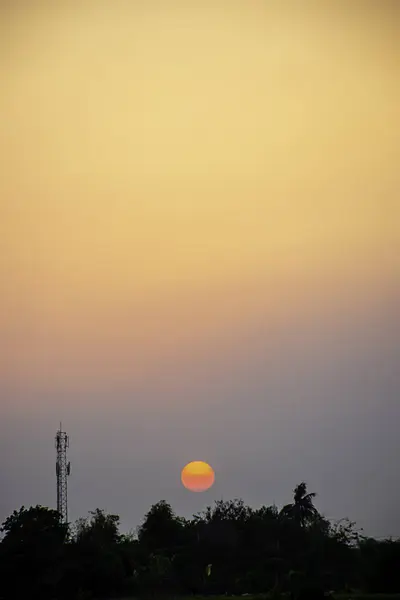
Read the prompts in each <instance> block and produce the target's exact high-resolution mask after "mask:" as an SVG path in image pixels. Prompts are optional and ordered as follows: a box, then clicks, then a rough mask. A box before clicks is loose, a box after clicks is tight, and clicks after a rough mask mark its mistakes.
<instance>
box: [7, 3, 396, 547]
mask: <svg viewBox="0 0 400 600" xmlns="http://www.w3.org/2000/svg"><path fill="white" fill-rule="evenodd" d="M399 17H400V14H399V4H398V3H397V0H379V2H376V1H373V0H371V1H370V0H353V1H352V2H351V3H349V2H347V0H346V1H345V0H318V1H316V0H315V1H312V0H303V1H299V0H296V1H295V0H292V1H290V0H281V1H280V2H278V3H277V2H272V0H271V1H268V0H249V1H246V2H245V1H244V0H229V1H228V0H212V1H211V0H209V1H208V0H201V1H200V0H189V1H188V0H186V1H183V0H181V1H179V0H146V1H144V0H113V2H106V1H105V0H96V1H95V0H79V2H78V0H76V1H71V0H69V1H68V2H67V1H64V0H58V2H56V3H54V2H50V0H29V1H28V0H13V1H6V0H2V1H1V3H0V85H1V89H2V93H1V95H0V131H1V135H0V244H1V247H0V307H1V310H0V332H1V347H0V402H1V404H0V490H1V493H0V521H3V520H4V519H5V518H6V517H7V516H8V515H9V514H10V513H11V512H12V511H13V510H14V509H16V508H19V507H20V506H21V505H25V506H30V505H36V504H42V505H46V506H51V507H54V506H55V503H56V475H55V460H56V451H55V448H54V436H55V434H56V430H57V428H58V426H59V422H60V421H62V424H63V428H64V429H65V430H66V431H67V433H68V434H69V436H70V449H69V459H70V461H71V477H70V479H69V517H70V519H71V520H74V519H76V518H78V517H81V516H84V515H86V514H87V513H88V511H89V510H93V509H95V508H96V507H99V508H103V509H105V510H107V511H109V512H112V513H117V514H119V515H120V516H121V524H122V529H123V530H124V531H128V530H133V529H135V528H136V526H137V525H139V524H140V523H141V521H142V519H143V516H144V514H145V513H146V512H147V510H148V509H149V508H150V506H151V504H153V503H155V502H157V501H158V500H161V499H165V500H167V501H168V502H170V503H171V504H172V506H173V508H174V509H175V510H176V512H177V513H178V514H180V515H182V516H190V515H192V514H194V513H197V512H198V511H200V510H202V509H203V508H205V507H206V506H207V505H209V504H211V503H212V502H213V501H214V500H215V499H220V498H224V499H230V498H235V497H241V498H243V500H244V501H245V502H246V503H248V504H250V505H251V506H254V507H257V506H260V505H263V504H266V505H270V504H272V503H274V502H275V503H276V504H277V505H278V506H281V505H283V504H286V503H287V502H289V501H290V499H291V497H292V490H293V488H294V486H295V485H296V484H297V483H299V482H300V481H303V480H305V481H306V482H307V483H308V486H309V489H310V490H311V491H315V492H317V493H318V497H317V500H316V504H317V507H318V508H319V509H320V511H321V512H322V513H323V514H325V515H326V516H327V517H329V518H332V519H340V518H342V517H349V518H350V519H352V520H355V521H356V522H357V523H358V525H359V526H360V527H363V528H364V530H365V532H366V533H367V534H368V535H375V536H390V535H393V536H400V515H399V511H398V506H399V503H400V482H399V481H398V457H399V456H400V435H399V434H398V427H399V425H398V423H399V422H400V400H399V398H400V372H399V369H398V363H399V355H400V323H399V310H398V306H399V301H400V278H399V276H400V202H399V197H400V196H399V192H400V170H399V168H398V160H399V151H400V127H399V120H398V114H397V111H398V106H399V105H400V81H399V77H398V72H399V58H400V53H399V51H400V36H399V26H400V25H399V24H400V20H399ZM191 460H205V461H207V462H209V463H210V464H211V465H212V467H213V468H214V470H215V474H216V481H215V484H214V486H213V487H212V488H211V490H209V491H207V492H205V493H203V494H194V493H190V492H188V491H187V490H185V489H184V488H183V486H182V485H181V483H180V471H181V469H182V467H183V466H184V465H185V464H186V463H188V462H189V461H191Z"/></svg>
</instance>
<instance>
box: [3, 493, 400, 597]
mask: <svg viewBox="0 0 400 600" xmlns="http://www.w3.org/2000/svg"><path fill="white" fill-rule="evenodd" d="M314 500H315V494H313V493H309V492H308V490H307V486H306V484H305V483H300V484H299V485H298V486H297V487H296V488H295V490H294V496H293V501H292V503H290V504H288V505H286V506H284V507H283V508H282V509H281V510H279V509H278V508H277V507H276V506H268V507H266V506H263V507H261V508H258V509H252V508H250V507H248V506H246V505H245V504H244V503H243V501H242V500H232V501H222V500H221V501H218V502H216V503H215V504H214V506H212V507H208V508H207V509H206V510H205V511H204V512H203V513H201V514H198V515H195V516H194V517H193V518H192V519H188V520H187V519H182V518H180V517H178V516H176V515H175V514H174V512H173V510H172V508H171V506H170V505H169V504H168V503H166V502H165V501H161V502H158V503H157V504H155V505H154V506H152V507H151V509H150V510H149V512H148V513H147V514H146V515H145V518H144V521H143V523H142V525H141V527H139V529H138V533H137V535H135V536H132V535H122V534H121V533H120V531H119V517H118V516H117V515H111V514H105V513H104V511H102V510H100V509H96V510H95V511H93V512H91V513H90V514H89V516H88V518H86V519H79V520H78V521H77V522H76V523H75V524H74V525H72V526H67V525H64V524H63V523H62V522H61V520H60V516H59V514H58V513H57V512H56V511H54V510H51V509H49V508H44V507H41V506H36V507H31V508H29V509H25V508H24V507H22V508H21V509H20V510H19V511H15V512H14V513H13V514H12V515H11V516H10V517H8V519H6V521H5V522H4V523H3V526H2V529H1V530H2V532H3V539H2V541H1V543H0V599H3V600H17V599H20V598H24V597H26V598H41V599H43V600H45V599H49V600H52V599H57V598H59V599H64V598H65V599H73V598H76V599H78V598H81V599H82V598H92V597H93V598H109V597H113V596H114V597H117V596H121V597H122V596H125V597H126V596H136V597H143V596H148V595H161V594H162V595H166V594H167V595H192V594H196V595H203V596H205V595H207V596H209V595H214V596H218V595H226V594H232V595H241V594H249V595H250V596H260V595H262V597H264V598H265V597H266V595H267V594H268V595H269V596H270V597H272V598H274V597H278V596H281V595H282V594H285V595H287V596H289V597H291V598H294V599H299V600H301V599H302V598H304V599H307V600H311V599H312V598H314V599H315V600H317V597H318V598H319V597H323V592H324V591H325V592H328V591H330V590H334V593H335V596H337V597H338V598H340V595H341V594H342V593H344V594H346V595H345V596H344V598H346V600H347V599H348V598H349V597H351V598H352V599H353V600H362V599H363V597H364V596H363V595H365V594H371V593H374V594H377V593H379V594H380V595H381V598H382V600H384V596H382V594H394V593H400V569H399V567H400V540H392V539H389V540H385V541H377V540H375V539H371V538H366V537H363V536H362V535H360V533H359V532H358V531H357V530H356V529H355V525H354V523H351V522H349V521H348V520H343V521H341V522H339V523H331V522H329V521H328V520H327V519H325V518H324V517H323V516H322V515H321V514H320V513H319V512H318V510H317V509H316V507H315V505H314ZM350 592H351V596H350V595H349V593H350Z"/></svg>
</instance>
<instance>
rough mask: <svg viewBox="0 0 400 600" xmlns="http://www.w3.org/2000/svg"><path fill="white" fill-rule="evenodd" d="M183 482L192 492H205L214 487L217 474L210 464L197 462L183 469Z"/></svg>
mask: <svg viewBox="0 0 400 600" xmlns="http://www.w3.org/2000/svg"><path fill="white" fill-rule="evenodd" d="M181 481H182V483H183V485H184V486H185V488H186V489H188V490H190V491H191V492H205V491H206V490H208V489H209V488H210V487H211V486H212V485H213V483H214V481H215V473H214V470H213V468H212V467H211V466H210V465H209V464H207V463H206V462H203V461H201V460H196V461H193V462H190V463H189V464H187V465H186V467H184V468H183V469H182V473H181Z"/></svg>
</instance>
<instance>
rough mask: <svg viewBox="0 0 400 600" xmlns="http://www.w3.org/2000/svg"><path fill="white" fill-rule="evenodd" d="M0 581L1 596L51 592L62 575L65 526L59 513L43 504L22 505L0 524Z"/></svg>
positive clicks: (44, 594)
mask: <svg viewBox="0 0 400 600" xmlns="http://www.w3.org/2000/svg"><path fill="white" fill-rule="evenodd" d="M1 531H2V532H3V533H4V538H3V540H2V542H1V545H0V585H1V587H2V590H3V592H2V593H3V595H4V597H5V598H10V599H11V598H18V599H20V598H23V597H24V596H25V594H27V593H29V594H30V595H32V596H34V595H35V594H39V595H40V596H41V597H42V598H47V597H50V596H52V595H53V594H54V590H55V589H56V588H57V586H58V585H59V583H60V582H61V580H62V577H63V548H64V543H65V541H66V539H67V536H68V526H67V525H65V524H63V523H62V522H61V517H60V514H59V513H58V512H57V511H55V510H51V509H49V508H45V507H43V506H35V507H30V508H28V509H26V508H25V507H22V508H21V509H20V510H19V511H14V512H13V514H12V515H11V516H10V517H8V518H7V519H6V520H5V521H4V523H3V525H2V527H1Z"/></svg>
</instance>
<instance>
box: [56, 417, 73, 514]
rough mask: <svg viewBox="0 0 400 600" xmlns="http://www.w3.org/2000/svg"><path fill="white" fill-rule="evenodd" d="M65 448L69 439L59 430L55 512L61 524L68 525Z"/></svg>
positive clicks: (67, 446) (69, 469)
mask: <svg viewBox="0 0 400 600" xmlns="http://www.w3.org/2000/svg"><path fill="white" fill-rule="evenodd" d="M67 448H69V437H68V436H67V434H66V433H65V431H62V427H61V423H60V429H59V430H58V431H57V435H56V449H57V462H56V475H57V511H58V512H59V513H60V515H61V520H62V522H63V523H68V487H67V481H68V477H69V474H70V472H71V463H69V462H67Z"/></svg>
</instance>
